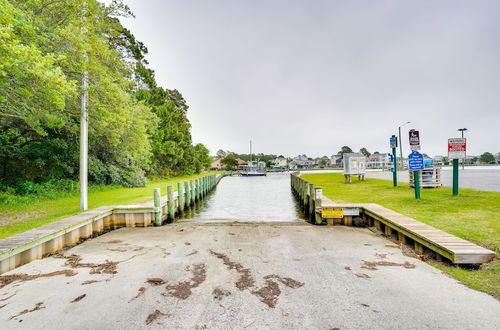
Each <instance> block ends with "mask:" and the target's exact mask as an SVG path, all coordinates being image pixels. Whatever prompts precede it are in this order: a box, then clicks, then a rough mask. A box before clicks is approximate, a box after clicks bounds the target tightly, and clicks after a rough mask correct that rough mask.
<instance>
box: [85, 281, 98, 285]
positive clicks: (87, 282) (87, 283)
mask: <svg viewBox="0 0 500 330" xmlns="http://www.w3.org/2000/svg"><path fill="white" fill-rule="evenodd" d="M97 282H102V281H97V280H91V281H84V282H82V285H89V284H93V283H97Z"/></svg>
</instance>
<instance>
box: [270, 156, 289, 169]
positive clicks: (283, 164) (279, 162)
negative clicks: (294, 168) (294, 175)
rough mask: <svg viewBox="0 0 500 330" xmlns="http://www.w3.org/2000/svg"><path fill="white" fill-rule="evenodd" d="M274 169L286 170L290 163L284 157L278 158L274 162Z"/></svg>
mask: <svg viewBox="0 0 500 330" xmlns="http://www.w3.org/2000/svg"><path fill="white" fill-rule="evenodd" d="M273 168H279V169H286V168H288V161H287V160H286V158H284V157H278V158H276V159H275V160H273Z"/></svg>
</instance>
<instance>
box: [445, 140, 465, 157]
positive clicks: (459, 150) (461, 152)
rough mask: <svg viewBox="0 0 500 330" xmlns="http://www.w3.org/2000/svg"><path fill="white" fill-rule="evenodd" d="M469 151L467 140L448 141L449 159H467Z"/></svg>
mask: <svg viewBox="0 0 500 330" xmlns="http://www.w3.org/2000/svg"><path fill="white" fill-rule="evenodd" d="M466 149H467V139H466V138H451V139H448V158H449V159H465V156H466V155H465V153H466Z"/></svg>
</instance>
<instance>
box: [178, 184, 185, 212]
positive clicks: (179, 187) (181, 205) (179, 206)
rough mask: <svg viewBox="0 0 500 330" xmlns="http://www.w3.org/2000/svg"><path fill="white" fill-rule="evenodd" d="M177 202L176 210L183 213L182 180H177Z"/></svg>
mask: <svg viewBox="0 0 500 330" xmlns="http://www.w3.org/2000/svg"><path fill="white" fill-rule="evenodd" d="M177 203H178V207H177V212H179V214H183V213H184V185H183V184H182V182H177Z"/></svg>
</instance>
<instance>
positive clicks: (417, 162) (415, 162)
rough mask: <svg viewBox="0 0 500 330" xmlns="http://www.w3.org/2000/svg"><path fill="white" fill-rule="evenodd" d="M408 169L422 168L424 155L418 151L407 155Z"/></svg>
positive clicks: (416, 169)
mask: <svg viewBox="0 0 500 330" xmlns="http://www.w3.org/2000/svg"><path fill="white" fill-rule="evenodd" d="M408 169H409V170H410V171H421V170H423V169H424V156H423V155H422V154H421V153H419V152H418V151H414V152H412V153H411V154H409V155H408Z"/></svg>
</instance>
